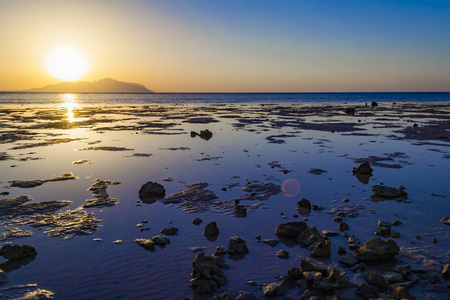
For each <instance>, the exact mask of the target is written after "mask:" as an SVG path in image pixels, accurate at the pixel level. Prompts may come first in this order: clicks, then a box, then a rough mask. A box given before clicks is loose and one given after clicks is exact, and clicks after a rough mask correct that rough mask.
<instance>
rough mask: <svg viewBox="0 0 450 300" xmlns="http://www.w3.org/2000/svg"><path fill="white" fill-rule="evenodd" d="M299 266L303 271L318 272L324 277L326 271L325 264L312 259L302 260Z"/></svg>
mask: <svg viewBox="0 0 450 300" xmlns="http://www.w3.org/2000/svg"><path fill="white" fill-rule="evenodd" d="M300 266H301V267H302V270H303V271H306V272H320V273H323V274H324V275H326V272H327V270H328V265H327V264H326V263H324V262H322V261H320V260H318V259H316V258H313V257H307V258H302V261H301V262H300Z"/></svg>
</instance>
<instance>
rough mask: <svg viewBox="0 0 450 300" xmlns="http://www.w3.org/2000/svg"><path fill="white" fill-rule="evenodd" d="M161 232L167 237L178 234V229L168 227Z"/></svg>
mask: <svg viewBox="0 0 450 300" xmlns="http://www.w3.org/2000/svg"><path fill="white" fill-rule="evenodd" d="M160 232H161V233H162V234H165V235H176V234H177V233H178V228H176V227H166V228H163V229H161V231H160Z"/></svg>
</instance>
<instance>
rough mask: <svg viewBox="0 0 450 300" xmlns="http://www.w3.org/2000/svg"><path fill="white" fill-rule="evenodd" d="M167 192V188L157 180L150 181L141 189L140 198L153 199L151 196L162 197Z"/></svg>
mask: <svg viewBox="0 0 450 300" xmlns="http://www.w3.org/2000/svg"><path fill="white" fill-rule="evenodd" d="M165 194H166V190H165V189H164V187H163V186H162V185H160V184H159V183H157V182H152V181H149V182H147V183H145V184H144V185H143V186H142V187H141V189H140V190H139V198H140V199H141V200H143V199H145V200H146V199H151V198H162V197H164V195H165Z"/></svg>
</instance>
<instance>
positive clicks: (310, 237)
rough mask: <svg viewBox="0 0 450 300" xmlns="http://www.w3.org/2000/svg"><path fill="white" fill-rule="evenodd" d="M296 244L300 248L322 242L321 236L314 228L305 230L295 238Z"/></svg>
mask: <svg viewBox="0 0 450 300" xmlns="http://www.w3.org/2000/svg"><path fill="white" fill-rule="evenodd" d="M296 240H297V243H299V245H300V246H302V247H308V246H310V245H312V244H314V243H315V242H318V241H320V240H323V237H322V235H321V234H320V232H319V231H318V230H317V228H316V227H315V226H311V227H308V228H306V229H305V230H304V231H303V232H302V233H300V234H299V235H298V236H297V238H296Z"/></svg>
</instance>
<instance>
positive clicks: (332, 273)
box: [314, 265, 349, 291]
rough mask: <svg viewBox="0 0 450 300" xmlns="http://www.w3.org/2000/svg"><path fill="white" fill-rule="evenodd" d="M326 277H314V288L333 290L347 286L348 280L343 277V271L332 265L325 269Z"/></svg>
mask: <svg viewBox="0 0 450 300" xmlns="http://www.w3.org/2000/svg"><path fill="white" fill-rule="evenodd" d="M327 275H328V276H327V277H325V278H322V277H321V276H319V277H316V279H315V280H314V288H315V289H318V290H325V291H334V290H337V289H343V288H346V287H348V285H349V280H348V279H347V278H345V272H344V271H343V270H341V269H340V268H338V267H335V266H333V265H331V266H329V267H328V269H327Z"/></svg>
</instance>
